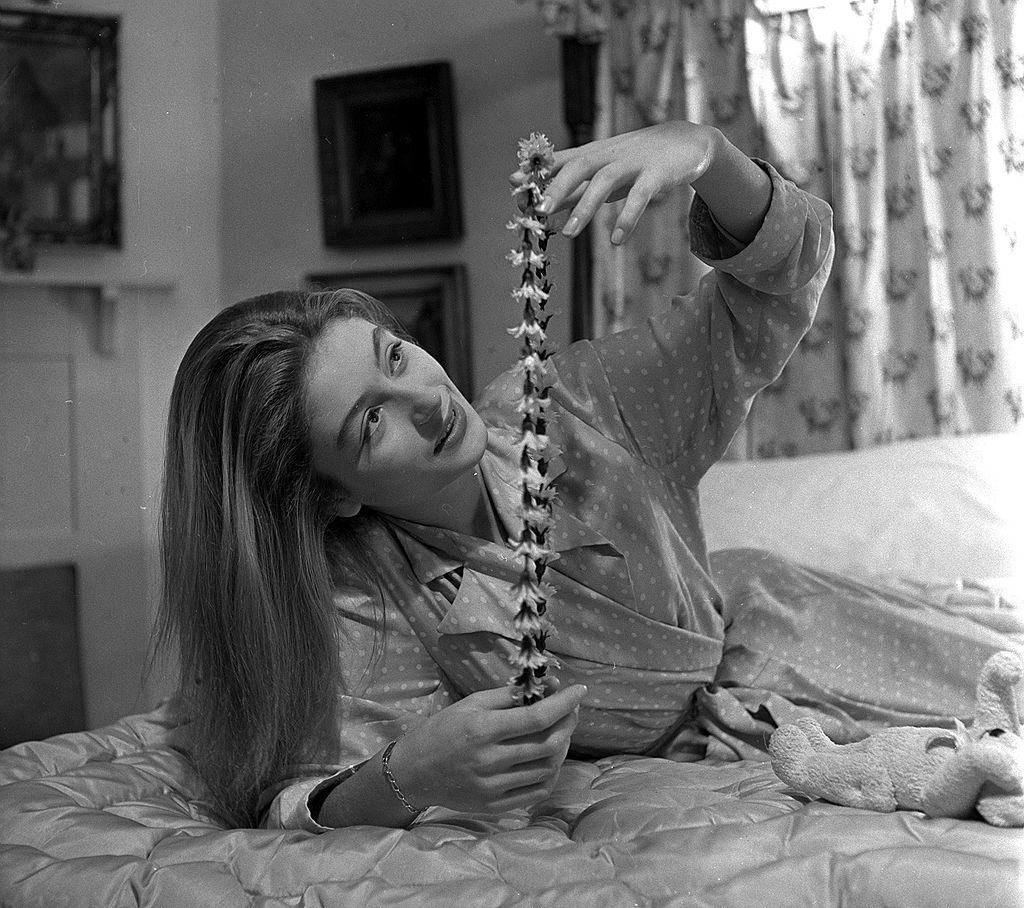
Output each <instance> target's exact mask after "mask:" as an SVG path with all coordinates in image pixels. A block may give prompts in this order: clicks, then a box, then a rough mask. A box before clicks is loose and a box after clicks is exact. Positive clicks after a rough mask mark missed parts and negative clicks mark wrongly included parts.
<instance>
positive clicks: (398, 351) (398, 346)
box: [388, 341, 405, 372]
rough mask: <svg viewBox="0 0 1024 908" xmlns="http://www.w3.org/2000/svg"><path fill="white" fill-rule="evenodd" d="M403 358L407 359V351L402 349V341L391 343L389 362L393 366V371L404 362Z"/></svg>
mask: <svg viewBox="0 0 1024 908" xmlns="http://www.w3.org/2000/svg"><path fill="white" fill-rule="evenodd" d="M403 359H405V352H404V351H403V350H402V342H401V341H395V342H394V343H393V344H392V345H391V349H390V350H388V364H389V365H390V366H391V371H392V372H394V371H395V370H396V369H397V368H398V367H399V366H400V365H401V364H402V360H403Z"/></svg>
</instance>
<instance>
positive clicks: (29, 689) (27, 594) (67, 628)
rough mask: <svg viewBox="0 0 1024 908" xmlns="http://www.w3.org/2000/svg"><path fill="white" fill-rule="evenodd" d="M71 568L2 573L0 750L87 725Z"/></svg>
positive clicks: (66, 566)
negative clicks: (0, 748) (21, 742)
mask: <svg viewBox="0 0 1024 908" xmlns="http://www.w3.org/2000/svg"><path fill="white" fill-rule="evenodd" d="M76 612H77V609H76V598H75V569H74V567H73V566H72V565H53V566H45V567H32V568H21V569H17V570H0V747H9V746H10V745H12V744H17V743H18V742H20V741H32V740H38V739H40V738H47V737H49V736H50V735H56V734H61V733H63V732H67V731H79V730H81V729H82V728H84V727H85V709H84V704H83V699H82V680H81V673H80V669H79V661H78V622H77V614H76Z"/></svg>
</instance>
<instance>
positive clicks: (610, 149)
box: [511, 120, 726, 244]
mask: <svg viewBox="0 0 1024 908" xmlns="http://www.w3.org/2000/svg"><path fill="white" fill-rule="evenodd" d="M725 143H726V139H725V137H724V136H723V135H722V133H721V132H720V131H719V130H718V129H716V128H715V127H713V126H705V125H701V124H697V123H688V122H686V121H683V120H678V121H672V122H667V123H659V124H657V125H655V126H649V127H646V128H645V129H638V130H636V131H634V132H627V133H623V134H622V135H618V136H610V137H609V138H607V139H599V140H597V141H595V142H590V143H589V144H587V145H581V146H579V147H578V148H567V149H565V150H564V151H556V152H555V163H554V167H553V168H552V173H553V177H552V179H551V182H550V183H549V184H548V187H547V189H546V191H545V193H544V200H543V201H542V202H541V204H540V205H539V206H538V211H540V212H541V213H542V214H549V215H550V214H554V213H556V212H559V211H566V210H571V213H570V214H569V218H568V220H567V221H566V223H565V226H564V227H563V228H562V233H564V234H565V235H566V236H576V235H577V234H579V233H580V232H581V231H582V230H583V229H584V228H585V227H586V226H587V224H589V223H590V221H591V220H593V218H594V216H595V215H596V214H597V212H598V210H599V209H600V207H601V206H602V205H603V204H604V203H605V202H614V201H617V200H619V199H622V198H625V200H626V203H625V204H624V205H623V206H622V211H621V212H620V213H619V216H618V218H617V219H616V221H615V225H614V227H613V228H612V235H611V240H612V242H613V243H615V244H618V243H622V242H624V241H625V240H626V239H628V238H629V235H630V234H631V233H632V232H633V230H634V229H635V227H636V225H637V223H638V222H639V220H640V217H641V216H642V215H643V213H644V210H645V209H646V208H647V206H648V204H649V203H650V202H651V201H652V200H654V199H658V198H660V197H661V196H663V195H665V194H666V193H667V192H669V191H670V190H672V189H674V188H675V187H677V186H681V185H683V184H688V183H693V182H694V181H695V180H698V179H700V177H702V176H703V175H704V174H705V173H706V172H707V170H708V168H709V167H710V166H711V165H712V163H713V161H714V159H715V156H716V154H717V153H718V151H719V150H720V148H721V147H722V146H723V145H724V144H725ZM511 179H512V181H513V182H515V180H516V175H515V174H513V175H512V178H511Z"/></svg>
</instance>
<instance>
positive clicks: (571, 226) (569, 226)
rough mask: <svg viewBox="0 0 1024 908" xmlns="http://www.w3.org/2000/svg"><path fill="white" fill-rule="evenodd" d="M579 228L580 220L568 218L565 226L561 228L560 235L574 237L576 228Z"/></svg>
mask: <svg viewBox="0 0 1024 908" xmlns="http://www.w3.org/2000/svg"><path fill="white" fill-rule="evenodd" d="M579 226H580V219H579V218H577V217H571V218H569V220H568V222H567V223H566V225H565V226H564V227H563V228H562V233H563V234H565V236H576V228H577V227H579Z"/></svg>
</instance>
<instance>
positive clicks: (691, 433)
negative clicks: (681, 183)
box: [555, 164, 833, 485]
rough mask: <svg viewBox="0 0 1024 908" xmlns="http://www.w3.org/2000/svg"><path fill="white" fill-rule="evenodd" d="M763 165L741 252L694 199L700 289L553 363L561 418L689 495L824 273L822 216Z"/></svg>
mask: <svg viewBox="0 0 1024 908" xmlns="http://www.w3.org/2000/svg"><path fill="white" fill-rule="evenodd" d="M761 166H762V167H764V169H765V171H766V172H767V173H768V175H769V176H770V177H771V181H772V201H771V205H770V207H769V210H768V213H767V215H766V216H765V219H764V223H763V224H762V226H761V229H760V230H759V231H758V233H757V235H756V236H755V237H754V239H753V240H752V241H751V242H750V243H749V244H747V245H746V246H745V247H743V248H740V249H739V251H734V250H736V249H737V247H738V244H737V243H736V241H735V240H733V239H732V238H731V237H728V236H727V235H723V234H722V233H721V231H720V230H719V229H718V227H717V226H716V224H715V223H714V220H713V218H712V217H711V215H710V212H709V210H708V209H707V206H706V205H705V204H704V203H703V201H702V200H701V199H700V197H699V196H698V197H696V198H695V199H694V203H693V206H692V208H691V211H690V221H691V235H692V237H693V251H694V253H695V254H696V255H697V256H698V257H700V258H701V259H702V260H703V261H705V262H707V263H708V264H709V265H711V266H712V268H713V270H712V271H711V272H709V273H708V274H706V275H705V276H704V277H703V279H702V280H701V282H700V285H699V286H698V288H697V290H696V291H695V292H694V293H693V294H690V295H688V296H681V297H676V298H675V299H673V300H672V302H671V304H670V305H669V307H668V309H666V310H665V311H664V312H662V313H661V314H659V315H657V316H654V317H651V318H649V319H647V320H646V321H645V322H644V323H643V324H641V325H638V326H636V327H634V328H629V329H626V330H625V331H622V332H619V333H616V334H612V335H609V336H608V337H605V338H601V339H599V340H597V341H593V342H589V341H582V342H580V343H578V344H574V345H572V346H571V347H569V348H568V349H567V350H566V351H565V352H564V353H563V354H562V355H561V356H560V357H557V358H556V360H555V362H556V364H557V368H558V373H559V379H560V382H561V385H562V388H561V395H562V397H563V400H561V401H560V403H562V405H563V406H564V407H565V409H567V410H569V411H570V412H573V413H574V415H577V416H579V417H580V418H582V419H584V420H585V421H588V422H590V424H591V425H594V427H595V428H597V429H598V430H599V431H601V432H602V433H603V434H605V435H606V436H607V437H609V438H611V439H612V440H614V441H617V442H618V443H620V444H622V445H624V446H625V447H627V448H629V449H630V450H632V452H633V453H634V455H635V456H637V457H639V458H641V459H643V460H645V461H646V462H648V463H650V464H652V465H654V466H657V467H664V468H668V467H671V472H672V473H673V475H674V476H675V477H676V478H678V479H681V480H682V481H685V482H687V483H691V484H694V485H695V484H696V483H697V481H698V480H699V479H700V477H701V476H702V475H703V474H704V472H705V471H706V470H707V468H708V467H709V466H710V465H711V464H712V463H714V462H715V461H716V460H717V459H718V458H719V457H720V456H721V455H722V453H723V452H724V451H725V449H726V447H727V446H728V444H729V441H730V440H731V438H732V436H733V435H734V434H735V432H736V430H737V429H738V428H739V426H740V424H741V423H742V422H743V419H744V418H745V417H746V415H747V413H748V411H749V409H750V403H751V400H752V399H753V397H754V395H755V394H756V393H757V392H758V391H759V390H760V389H761V388H763V387H764V386H765V385H767V384H769V383H770V382H771V381H773V380H774V379H775V378H776V377H777V376H778V375H779V373H780V372H781V371H782V368H783V366H784V365H785V364H786V361H787V360H788V359H789V357H790V355H791V354H792V353H793V351H794V350H795V349H796V345H797V344H798V343H799V341H800V338H801V337H803V335H804V333H805V332H806V331H807V329H808V328H809V327H810V325H811V322H812V320H813V318H814V312H815V309H816V307H817V303H818V298H819V297H820V295H821V291H822V289H823V287H824V284H825V280H826V278H827V277H828V273H829V269H830V267H831V264H832V257H833V238H832V212H831V209H830V208H829V206H828V205H827V204H826V203H825V202H823V201H821V200H820V199H817V198H815V197H814V196H811V195H809V194H808V193H806V192H804V191H803V190H801V189H798V188H797V187H796V186H794V185H793V184H792V183H789V182H787V181H786V180H784V179H783V178H782V177H781V176H780V175H779V174H778V172H777V171H776V170H775V169H774V168H772V167H771V165H768V164H762V165H761ZM729 253H732V254H729ZM723 254H728V257H727V258H717V257H716V256H719V255H723ZM604 398H610V399H611V401H613V405H610V406H609V405H606V404H602V403H601V401H602V399H604Z"/></svg>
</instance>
